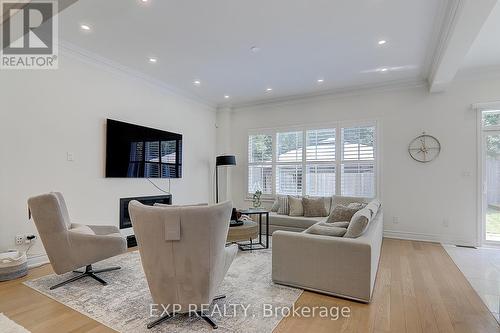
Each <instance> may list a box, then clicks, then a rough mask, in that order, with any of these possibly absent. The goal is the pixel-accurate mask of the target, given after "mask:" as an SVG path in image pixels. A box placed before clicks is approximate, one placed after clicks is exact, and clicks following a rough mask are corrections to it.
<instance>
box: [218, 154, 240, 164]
mask: <svg viewBox="0 0 500 333" xmlns="http://www.w3.org/2000/svg"><path fill="white" fill-rule="evenodd" d="M215 165H216V166H221V165H236V157H235V156H234V155H220V156H217V158H216V160H215Z"/></svg>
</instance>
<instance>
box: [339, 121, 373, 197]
mask: <svg viewBox="0 0 500 333" xmlns="http://www.w3.org/2000/svg"><path fill="white" fill-rule="evenodd" d="M374 143H375V127H373V126H368V127H347V128H342V163H341V175H340V177H341V178H342V182H341V195H345V196H354V197H374V196H375V148H374Z"/></svg>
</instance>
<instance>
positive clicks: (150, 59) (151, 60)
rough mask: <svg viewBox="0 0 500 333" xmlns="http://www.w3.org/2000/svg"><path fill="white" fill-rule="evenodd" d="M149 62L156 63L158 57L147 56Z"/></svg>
mask: <svg viewBox="0 0 500 333" xmlns="http://www.w3.org/2000/svg"><path fill="white" fill-rule="evenodd" d="M148 60H149V62H150V63H152V64H156V63H157V62H158V59H156V58H154V57H149V58H148Z"/></svg>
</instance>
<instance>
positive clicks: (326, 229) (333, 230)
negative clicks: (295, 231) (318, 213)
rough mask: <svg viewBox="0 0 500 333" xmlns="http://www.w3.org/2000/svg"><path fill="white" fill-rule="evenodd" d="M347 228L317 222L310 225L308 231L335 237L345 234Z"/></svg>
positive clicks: (308, 232)
mask: <svg viewBox="0 0 500 333" xmlns="http://www.w3.org/2000/svg"><path fill="white" fill-rule="evenodd" d="M346 231H347V229H346V228H339V227H333V226H331V225H328V224H326V223H322V222H320V223H316V224H314V225H312V226H310V227H309V228H308V229H307V230H306V231H304V232H305V233H307V234H315V235H323V236H333V237H342V236H344V235H345V233H346Z"/></svg>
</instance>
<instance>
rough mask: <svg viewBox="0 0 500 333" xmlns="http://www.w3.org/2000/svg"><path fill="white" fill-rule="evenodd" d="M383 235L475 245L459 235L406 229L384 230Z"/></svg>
mask: <svg viewBox="0 0 500 333" xmlns="http://www.w3.org/2000/svg"><path fill="white" fill-rule="evenodd" d="M384 237H386V238H395V239H405V240H414V241H420V242H432V243H444V244H454V245H463V246H476V244H474V242H473V241H470V240H467V239H462V238H460V237H450V236H443V235H436V234H424V233H418V232H408V231H394V230H384Z"/></svg>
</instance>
